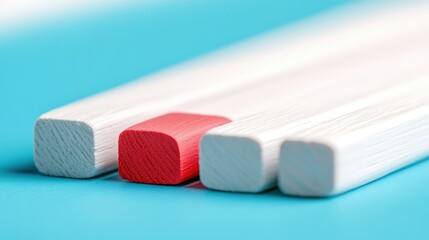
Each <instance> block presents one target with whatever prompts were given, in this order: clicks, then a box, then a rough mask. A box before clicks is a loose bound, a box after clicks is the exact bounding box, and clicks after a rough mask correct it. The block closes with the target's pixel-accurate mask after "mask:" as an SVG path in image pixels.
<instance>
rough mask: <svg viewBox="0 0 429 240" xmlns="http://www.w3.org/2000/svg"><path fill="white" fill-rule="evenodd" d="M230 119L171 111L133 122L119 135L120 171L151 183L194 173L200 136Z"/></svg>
mask: <svg viewBox="0 0 429 240" xmlns="http://www.w3.org/2000/svg"><path fill="white" fill-rule="evenodd" d="M229 122H231V120H229V119H227V118H224V117H218V116H209V115H198V114H185V113H170V114H166V115H162V116H159V117H156V118H152V119H150V120H148V121H145V122H142V123H139V124H136V125H134V126H132V127H130V128H128V129H126V130H125V131H123V132H122V133H121V134H120V136H119V145H118V149H119V166H118V168H119V175H120V176H121V177H122V178H124V179H126V180H129V181H132V182H139V183H152V184H179V183H181V182H184V181H186V180H189V179H191V178H194V177H197V176H198V172H199V164H198V160H199V142H200V139H201V137H202V136H203V134H204V133H205V132H207V131H208V130H210V129H212V128H214V127H217V126H220V125H223V124H226V123H229Z"/></svg>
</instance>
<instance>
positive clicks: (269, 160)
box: [198, 32, 429, 192]
mask: <svg viewBox="0 0 429 240" xmlns="http://www.w3.org/2000/svg"><path fill="white" fill-rule="evenodd" d="M428 59H429V32H427V33H426V34H422V35H421V36H419V37H416V38H414V39H407V40H404V41H401V42H399V43H396V44H393V42H391V43H389V44H384V45H382V46H375V47H374V48H372V49H366V50H362V51H361V52H360V53H359V54H353V55H351V56H349V57H348V58H346V57H344V58H338V59H336V60H335V61H332V62H326V63H325V64H326V65H320V66H319V68H316V67H315V66H313V68H312V69H311V71H304V72H297V73H296V74H290V75H280V76H278V77H277V79H279V81H278V82H276V81H275V80H274V79H276V78H274V77H273V78H272V80H270V82H267V83H266V85H265V86H264V85H263V84H260V86H256V87H255V86H254V87H253V88H251V89H250V88H249V87H248V88H249V89H246V88H242V89H241V91H242V92H241V93H235V95H234V96H233V97H229V98H227V97H221V98H219V99H218V100H217V101H214V99H213V101H212V102H207V103H206V104H204V105H203V106H202V107H201V109H198V112H205V111H207V113H211V114H213V113H218V114H223V115H224V116H231V117H232V118H233V119H234V120H236V119H238V120H236V121H234V122H232V123H229V124H226V125H223V126H220V127H217V128H214V129H212V130H210V131H209V132H207V133H206V134H205V135H204V136H203V138H202V140H201V143H200V179H201V182H202V183H203V184H204V185H205V186H206V187H208V188H211V189H216V190H223V191H238V192H261V191H264V190H267V189H269V188H271V187H273V186H275V185H276V179H277V166H278V157H279V150H280V145H281V143H282V142H283V141H284V140H285V139H286V138H287V137H289V136H291V135H293V134H294V133H296V132H299V131H301V130H302V129H305V128H306V127H307V124H308V122H307V121H308V119H309V118H311V117H313V115H317V114H320V113H322V112H324V111H328V110H330V109H332V108H335V107H338V106H341V105H343V104H346V103H350V102H352V101H355V100H358V99H359V98H361V97H364V96H367V95H369V94H373V93H376V92H378V91H382V90H383V89H385V88H388V87H391V86H394V85H395V84H400V83H403V82H407V81H410V79H413V78H416V77H418V76H426V75H429V60H428ZM282 80H283V81H282ZM258 96H259V97H258ZM252 110H253V111H254V112H258V111H262V112H261V113H258V114H256V115H251V114H249V113H251V112H252ZM264 110H265V111H264ZM246 114H247V115H249V116H248V117H244V118H241V119H240V117H243V116H246ZM234 117H235V118H234Z"/></svg>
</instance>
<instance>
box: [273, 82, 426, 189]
mask: <svg viewBox="0 0 429 240" xmlns="http://www.w3.org/2000/svg"><path fill="white" fill-rule="evenodd" d="M428 91H429V77H425V78H422V79H420V80H418V81H410V83H408V84H405V85H403V86H400V87H398V88H394V89H390V90H386V91H384V92H380V93H379V94H377V95H374V96H371V97H369V98H367V99H362V100H360V101H357V102H355V103H353V104H351V105H347V106H344V107H342V108H339V109H334V110H332V111H330V112H327V113H325V114H323V115H321V116H319V117H318V118H317V119H316V118H315V119H313V122H312V123H311V125H312V127H310V128H307V129H305V130H301V131H300V132H299V133H296V134H294V135H292V136H290V137H289V139H288V140H286V141H285V142H284V143H283V144H282V147H281V158H280V166H279V187H280V189H281V191H282V192H283V193H285V194H290V195H298V196H310V197H325V196H331V195H336V194H340V193H343V192H345V191H348V190H351V189H353V188H356V187H359V186H361V185H363V184H366V183H368V182H371V181H373V180H375V179H378V178H380V177H382V176H384V175H386V174H389V173H391V172H393V171H395V170H397V169H400V168H402V167H404V166H407V165H409V164H411V163H414V162H416V161H419V160H422V159H423V158H424V157H426V156H428V155H429V145H428V142H429V95H428Z"/></svg>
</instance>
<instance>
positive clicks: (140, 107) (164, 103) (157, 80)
mask: <svg viewBox="0 0 429 240" xmlns="http://www.w3.org/2000/svg"><path fill="white" fill-rule="evenodd" d="M427 5H428V4H423V3H421V4H416V3H412V4H411V3H410V4H399V5H393V6H390V7H389V8H387V9H386V10H384V11H382V12H381V13H379V12H378V11H376V10H378V9H379V7H380V6H378V7H375V8H374V9H372V10H371V9H369V8H365V11H363V12H364V13H363V14H358V13H353V11H352V10H351V9H345V10H344V11H338V12H334V13H332V14H327V15H325V16H320V17H316V18H315V19H312V20H309V21H306V22H303V23H299V24H296V25H295V26H292V27H289V28H286V29H283V30H280V31H279V32H276V33H272V34H269V35H267V36H265V37H261V38H258V39H255V40H252V41H249V42H247V43H243V44H242V45H240V46H234V47H232V48H230V49H226V50H224V51H222V52H219V53H214V54H212V55H210V56H206V57H203V58H200V59H198V60H195V61H193V62H189V63H185V64H183V65H181V66H178V67H175V68H172V69H169V70H166V71H163V72H161V73H157V74H154V75H152V76H149V77H146V78H145V79H144V80H141V81H137V82H135V83H131V84H129V85H126V86H124V87H120V88H117V89H114V90H111V91H108V92H105V93H102V94H100V95H96V96H94V97H91V98H88V99H84V100H81V101H78V102H76V103H73V104H70V105H67V106H64V107H62V108H59V109H55V110H53V111H51V112H48V113H46V114H43V115H42V116H40V117H39V119H38V120H37V121H36V124H35V138H34V142H35V144H34V146H35V149H34V152H35V164H36V166H37V168H38V170H39V171H40V172H41V173H43V174H47V175H53V176H62V177H72V178H89V177H94V176H97V175H98V174H101V173H105V172H107V171H110V170H114V169H116V168H117V139H118V136H119V133H120V132H121V131H123V130H124V129H126V128H127V127H129V126H131V125H133V124H136V123H139V122H142V121H144V120H147V119H150V118H152V117H155V116H158V115H159V114H163V113H167V112H169V111H179V110H180V111H183V110H185V111H186V110H187V109H183V108H180V109H179V106H182V105H186V103H189V102H193V101H196V100H198V99H201V98H203V97H207V96H216V94H218V93H222V92H225V91H236V90H234V89H240V88H241V87H242V86H243V85H246V84H249V83H251V82H258V81H261V80H265V79H266V78H269V77H270V76H272V75H276V74H277V75H278V76H279V75H281V74H283V76H285V75H287V73H288V72H290V71H294V70H297V69H306V71H308V69H310V66H313V65H314V64H321V63H324V62H325V61H326V60H327V59H330V58H335V57H340V56H343V55H347V54H351V53H355V52H359V51H360V50H361V49H363V48H367V47H368V46H374V45H380V44H383V43H385V42H388V41H390V40H391V39H400V38H401V36H415V34H416V33H419V32H421V30H422V29H428V26H429V23H428V22H427V21H425V19H426V12H427V11H426V10H427V9H428V7H427ZM381 7H383V6H381ZM353 10H355V9H353ZM358 12H359V11H358ZM79 138H81V139H80V140H79ZM77 141H79V143H77Z"/></svg>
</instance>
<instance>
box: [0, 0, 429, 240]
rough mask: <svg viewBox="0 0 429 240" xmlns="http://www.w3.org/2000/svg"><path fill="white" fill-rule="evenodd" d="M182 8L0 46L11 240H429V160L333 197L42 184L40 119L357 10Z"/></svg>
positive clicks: (145, 9)
mask: <svg viewBox="0 0 429 240" xmlns="http://www.w3.org/2000/svg"><path fill="white" fill-rule="evenodd" d="M178 2H179V1H162V3H158V4H151V5H141V6H140V7H134V8H132V9H123V10H121V11H118V12H115V13H111V14H106V13H105V14H101V15H96V16H92V17H85V18H83V19H78V20H75V21H68V22H62V23H61V24H60V23H59V24H58V25H56V24H52V25H51V26H46V27H44V28H40V29H36V30H34V31H27V32H23V33H20V34H17V35H14V36H10V37H9V38H3V39H0V109H1V112H2V114H1V117H0V121H1V124H0V134H1V138H0V239H14V238H17V239H22V238H27V239H28V238H31V239H40V238H44V239H57V238H59V237H61V238H65V239H67V238H70V239H80V238H91V239H95V238H104V239H113V238H118V239H119V238H124V237H126V238H138V239H151V238H153V239H162V238H178V239H181V238H190V239H200V238H201V239H225V238H226V239H262V238H263V239H288V238H289V239H297V238H298V239H316V238H322V239H365V238H380V239H385V238H389V239H399V238H410V239H418V238H420V239H427V236H429V228H428V225H429V207H428V200H429V188H428V187H427V186H429V178H428V177H427V173H428V172H429V162H428V161H426V162H422V163H420V164H416V165H413V166H411V167H408V168H407V169H406V170H403V171H400V172H398V173H395V174H392V175H390V176H388V177H385V178H383V179H381V180H379V181H376V182H374V183H372V184H369V185H367V186H365V187H362V188H359V189H357V190H355V191H352V192H350V193H347V194H344V195H342V196H339V197H335V198H329V199H298V198H290V197H284V196H282V195H280V194H279V193H278V191H276V190H273V191H270V192H267V193H263V194H256V195H253V194H233V193H223V192H214V191H209V190H206V189H202V188H201V186H200V185H198V183H187V184H183V185H181V186H177V187H169V186H154V185H143V184H132V183H127V182H124V181H122V180H121V179H120V178H119V177H118V175H117V173H111V174H108V175H104V176H101V177H99V178H95V179H91V180H72V179H62V178H53V177H46V176H43V175H40V174H38V173H37V171H36V169H35V167H34V165H33V156H32V127H33V122H34V120H35V118H36V117H37V116H38V115H39V114H41V113H43V112H45V111H47V110H50V109H52V108H54V107H58V106H61V105H63V104H65V103H68V102H71V101H73V100H76V99H79V98H82V97H85V96H88V95H90V94H93V93H96V92H99V91H102V90H105V89H108V88H110V87H113V86H116V85H119V84H121V83H124V82H127V81H129V80H132V79H134V78H136V77H139V76H142V75H145V74H148V73H151V72H153V71H156V70H159V69H162V68H165V67H168V66H170V65H172V64H175V63H178V62H181V61H184V60H186V59H190V58H192V57H195V56H197V55H200V54H202V53H204V52H209V51H212V50H214V49H216V48H219V47H222V46H225V45H228V44H231V43H233V42H236V41H238V40H240V39H244V38H246V37H249V36H252V35H255V34H258V33H261V32H264V31H266V30H268V29H272V28H276V27H278V26H280V25H283V24H287V23H290V22H293V21H295V20H297V19H299V18H302V17H305V16H308V15H311V14H314V13H316V12H317V11H322V10H324V9H327V8H329V7H331V6H334V5H336V4H340V3H344V2H347V1H345V0H325V1H319V0H313V1H311V0H304V1H292V0H290V1H280V0H279V1H275V0H269V1H245V0H239V1H228V0H222V1H214V0H213V1H197V0H194V1H184V2H182V3H178Z"/></svg>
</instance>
